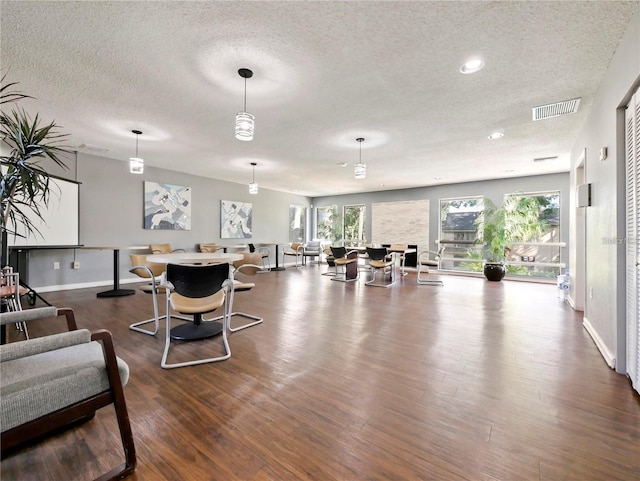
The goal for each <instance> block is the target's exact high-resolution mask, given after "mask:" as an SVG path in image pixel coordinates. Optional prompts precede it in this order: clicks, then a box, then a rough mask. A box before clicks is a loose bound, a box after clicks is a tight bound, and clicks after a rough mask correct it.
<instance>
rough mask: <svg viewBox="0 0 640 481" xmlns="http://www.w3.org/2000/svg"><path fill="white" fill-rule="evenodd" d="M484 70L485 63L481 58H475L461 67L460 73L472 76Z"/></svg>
mask: <svg viewBox="0 0 640 481" xmlns="http://www.w3.org/2000/svg"><path fill="white" fill-rule="evenodd" d="M483 68H484V62H483V61H482V60H480V59H479V58H473V59H469V60H467V61H466V62H465V63H464V65H463V66H462V67H460V72H461V73H463V74H465V75H466V74H471V73H476V72H479V71H480V70H482V69H483Z"/></svg>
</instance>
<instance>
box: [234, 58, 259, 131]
mask: <svg viewBox="0 0 640 481" xmlns="http://www.w3.org/2000/svg"><path fill="white" fill-rule="evenodd" d="M238 75H240V77H242V78H243V79H244V111H242V112H238V113H237V114H236V139H238V140H244V141H246V142H248V141H249V140H253V131H254V125H255V123H254V120H255V117H254V116H253V115H252V114H250V113H249V112H247V79H248V78H251V77H253V72H252V71H251V70H249V69H248V68H241V69H240V70H238Z"/></svg>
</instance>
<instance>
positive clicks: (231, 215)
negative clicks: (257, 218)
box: [220, 200, 253, 239]
mask: <svg viewBox="0 0 640 481" xmlns="http://www.w3.org/2000/svg"><path fill="white" fill-rule="evenodd" d="M252 211H253V205H252V204H251V203H249V202H236V201H234V200H221V201H220V238H221V239H250V238H251V235H252V234H251V221H252V219H251V216H252Z"/></svg>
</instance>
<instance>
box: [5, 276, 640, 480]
mask: <svg viewBox="0 0 640 481" xmlns="http://www.w3.org/2000/svg"><path fill="white" fill-rule="evenodd" d="M324 271H325V266H318V265H309V266H307V267H304V268H299V269H295V268H287V270H286V271H283V272H271V273H267V274H260V275H258V276H255V277H254V278H252V279H253V280H255V282H256V284H257V286H256V288H255V289H253V291H251V292H247V293H238V294H237V295H236V303H235V306H234V307H235V310H239V311H245V312H250V313H256V314H260V315H263V316H264V318H265V321H264V323H263V324H261V325H258V326H255V327H252V328H249V329H246V330H244V331H240V332H237V333H234V334H232V335H231V336H230V345H231V350H232V357H231V358H230V359H229V360H227V361H224V362H219V363H214V364H205V365H200V366H195V367H186V368H180V369H173V370H163V369H161V368H160V357H161V354H162V347H163V342H164V329H162V331H161V332H160V334H159V335H158V337H157V338H154V337H151V336H146V335H144V334H140V333H136V332H133V331H130V330H129V329H128V325H129V324H130V323H132V322H134V321H136V320H141V319H145V318H147V317H150V316H151V313H152V308H151V297H150V296H148V295H145V294H143V293H141V292H139V293H136V294H135V295H134V296H128V297H123V298H101V299H98V298H96V295H95V294H96V292H98V291H100V290H104V288H96V289H82V290H75V291H64V292H57V293H46V294H43V295H44V296H45V297H46V298H47V299H48V300H49V301H50V302H52V303H54V304H55V305H57V306H60V307H72V308H73V309H74V310H75V311H76V318H77V320H78V325H79V326H80V327H86V328H89V329H96V328H106V329H109V330H110V331H111V332H112V333H113V336H114V341H115V345H116V351H117V352H118V354H119V355H120V357H122V358H123V359H125V360H126V361H127V363H128V364H129V366H130V368H131V379H130V381H129V384H128V385H127V387H126V388H125V395H126V397H127V403H128V407H129V414H130V416H131V422H132V428H133V432H134V437H135V440H136V448H137V453H138V468H137V470H136V473H135V474H134V475H133V476H131V477H130V478H128V479H131V480H132V481H133V480H145V481H146V480H153V481H156V480H159V481H163V480H167V481H183V480H185V481H187V480H193V481H202V480H229V481H233V480H255V481H258V480H260V481H262V480H269V481H275V480H277V481H284V480H311V479H313V480H323V481H324V480H340V481H342V480H345V481H346V480H349V481H350V480H380V481H383V480H384V481H388V480H446V481H450V480H451V481H455V480H469V481H479V480H487V481H488V480H492V481H496V480H500V481H504V480H537V481H540V480H543V481H558V480H580V481H585V480H606V481H613V480H623V481H633V480H640V396H638V395H637V394H636V393H635V392H634V391H633V390H632V388H631V386H630V382H629V381H628V380H627V379H626V378H625V377H624V376H621V375H619V374H616V373H615V372H614V371H612V370H611V369H609V368H608V367H607V366H606V364H605V362H604V361H603V359H602V357H601V356H600V354H599V353H598V351H597V349H596V347H595V345H594V343H593V341H592V340H591V338H590V337H589V335H588V334H587V332H586V331H585V330H584V329H583V327H582V324H581V316H580V313H576V312H574V311H572V309H571V308H570V307H569V306H568V304H566V303H564V302H563V301H562V300H560V299H558V298H557V297H556V288H555V285H548V284H531V283H524V282H515V281H503V282H500V283H492V282H487V281H485V280H484V279H479V278H468V277H460V276H442V278H443V279H444V283H445V285H444V287H431V286H418V285H417V284H416V282H415V273H413V272H412V273H409V274H408V275H407V276H406V277H404V278H403V279H402V281H401V283H400V284H398V285H396V286H395V287H393V288H390V289H380V288H373V287H367V286H365V285H364V284H363V281H362V280H360V281H358V282H356V283H350V284H345V283H340V282H333V281H331V279H330V278H329V277H327V276H321V275H320V273H321V272H324ZM175 322H178V321H175ZM60 325H62V322H61V323H60ZM51 328H52V326H50V325H46V324H44V323H41V324H37V325H34V326H33V327H32V333H33V334H37V333H39V334H44V333H47V332H50V330H51ZM11 335H12V336H13V338H15V337H16V336H17V334H16V333H14V332H12V333H11ZM219 346H220V340H219V339H217V338H214V339H210V340H206V341H199V342H195V343H185V344H183V345H181V346H179V347H180V349H178V350H176V352H175V355H174V358H173V359H174V360H177V359H182V358H183V357H185V356H188V355H190V354H192V353H199V354H202V353H206V354H207V355H211V354H212V353H214V352H218V351H219ZM119 446H120V445H119V441H118V434H117V429H116V427H115V421H114V416H113V410H112V409H111V408H107V409H102V410H101V411H99V412H98V413H97V415H96V417H95V418H94V420H92V421H90V422H88V423H86V424H84V425H82V426H80V427H78V428H74V429H72V430H70V431H67V432H65V433H62V434H60V435H57V436H55V437H52V438H49V439H47V440H46V441H44V442H42V443H40V444H38V445H36V446H31V447H27V448H24V449H22V450H21V451H19V452H17V453H16V454H14V455H12V456H10V457H8V458H7V459H5V460H3V461H2V465H1V469H2V480H3V481H12V480H60V481H67V480H72V479H79V480H86V479H92V477H93V476H95V475H97V474H100V473H102V472H104V471H106V470H107V469H109V468H110V467H113V466H114V465H116V464H117V463H119V462H121V460H122V454H121V452H120V448H119Z"/></svg>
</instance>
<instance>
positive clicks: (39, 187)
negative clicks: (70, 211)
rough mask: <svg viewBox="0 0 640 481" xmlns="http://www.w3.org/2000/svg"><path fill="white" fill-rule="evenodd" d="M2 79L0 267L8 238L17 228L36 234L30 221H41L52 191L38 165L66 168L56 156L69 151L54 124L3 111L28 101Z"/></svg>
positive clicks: (5, 258) (16, 233)
mask: <svg viewBox="0 0 640 481" xmlns="http://www.w3.org/2000/svg"><path fill="white" fill-rule="evenodd" d="M5 77H6V75H3V76H2V79H1V80H0V83H1V84H2V85H1V86H0V135H1V136H2V142H3V143H4V144H5V145H3V146H2V147H3V152H2V155H0V165H1V167H2V169H1V171H0V172H1V179H0V234H1V235H2V256H1V257H2V259H1V264H0V265H2V266H5V265H7V264H8V261H9V249H8V246H7V240H8V236H9V235H13V236H20V235H21V234H19V229H18V227H20V226H21V227H22V229H23V231H24V232H26V233H28V234H34V233H35V234H38V233H39V231H38V228H37V227H36V225H35V224H34V223H33V219H39V220H42V219H43V212H44V211H43V209H46V208H47V206H48V204H49V199H50V197H51V194H52V192H53V189H54V188H55V183H53V182H51V176H50V175H49V174H48V173H47V171H46V170H45V168H44V167H43V166H42V165H40V162H41V161H43V160H45V159H49V160H50V161H53V162H54V163H55V164H57V165H58V166H60V167H62V168H64V169H66V168H67V166H66V165H65V163H64V162H63V161H62V160H61V159H60V157H59V156H60V155H61V154H63V153H67V152H69V150H67V149H66V148H65V147H64V146H62V145H61V143H62V142H63V141H64V139H65V137H67V134H61V133H59V131H58V127H57V126H56V124H55V122H51V123H43V122H42V121H41V119H40V117H39V116H38V115H37V114H36V116H35V117H33V118H32V117H30V116H29V114H27V112H26V111H25V110H24V109H21V108H18V107H16V106H12V108H11V110H10V111H7V110H5V106H8V105H9V104H15V103H16V102H17V101H19V100H21V99H24V98H30V97H29V96H28V95H26V94H23V93H22V92H19V91H16V90H15V85H16V82H13V83H5ZM5 148H6V152H5Z"/></svg>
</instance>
